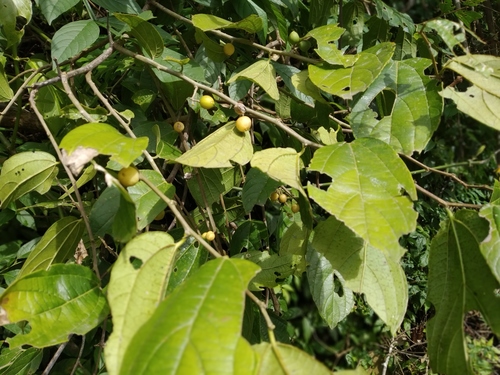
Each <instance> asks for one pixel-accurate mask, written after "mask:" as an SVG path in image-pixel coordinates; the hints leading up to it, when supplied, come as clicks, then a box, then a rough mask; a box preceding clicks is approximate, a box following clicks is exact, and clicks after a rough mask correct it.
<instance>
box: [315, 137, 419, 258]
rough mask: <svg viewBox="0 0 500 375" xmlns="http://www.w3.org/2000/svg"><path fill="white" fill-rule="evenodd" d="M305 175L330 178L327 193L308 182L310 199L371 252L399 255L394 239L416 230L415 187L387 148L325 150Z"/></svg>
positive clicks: (371, 144)
mask: <svg viewBox="0 0 500 375" xmlns="http://www.w3.org/2000/svg"><path fill="white" fill-rule="evenodd" d="M309 170H312V171H318V172H320V173H326V174H327V175H328V176H330V177H331V178H332V183H331V185H330V187H329V188H328V190H327V191H324V190H320V189H318V188H316V187H314V186H313V185H311V184H310V183H309V185H308V191H309V196H310V197H311V198H312V199H313V200H315V201H316V202H317V203H318V204H319V205H320V206H321V207H323V208H324V209H325V210H327V211H328V212H330V213H331V214H332V215H335V216H336V217H337V219H339V220H340V221H343V222H344V223H345V224H346V225H347V226H348V227H349V228H350V229H352V230H353V231H354V232H355V233H356V234H357V235H358V236H360V237H361V238H363V239H364V240H365V241H367V242H368V243H369V244H370V245H372V246H373V247H375V248H377V249H380V250H382V251H386V252H388V253H390V252H392V251H396V252H398V251H399V248H400V247H399V237H401V235H403V234H406V233H409V232H412V231H414V230H415V227H416V219H417V213H416V212H415V211H414V210H413V208H412V205H413V203H412V200H416V199H417V194H416V190H415V184H414V182H413V179H412V177H411V174H410V172H409V171H408V169H407V168H406V166H405V164H404V163H403V162H402V161H401V159H400V158H399V157H398V155H397V154H396V153H395V152H394V150H393V149H392V148H391V147H390V146H389V145H387V144H386V143H383V142H382V141H379V140H376V139H371V138H360V139H357V140H355V141H353V142H351V143H337V144H334V145H330V146H325V147H323V148H321V149H319V150H317V151H316V153H315V154H314V157H313V159H312V161H311V165H310V167H309Z"/></svg>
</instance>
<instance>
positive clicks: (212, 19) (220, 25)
mask: <svg viewBox="0 0 500 375" xmlns="http://www.w3.org/2000/svg"><path fill="white" fill-rule="evenodd" d="M191 20H192V21H193V25H194V27H197V28H198V29H200V30H202V31H210V30H219V29H240V30H244V31H246V32H247V33H251V34H254V33H256V32H258V31H260V30H262V19H261V18H260V17H259V16H258V15H257V14H251V15H249V16H248V17H246V18H244V19H242V20H241V21H237V22H231V21H227V20H225V19H223V18H220V17H217V16H214V15H211V14H194V15H193V17H192V18H191Z"/></svg>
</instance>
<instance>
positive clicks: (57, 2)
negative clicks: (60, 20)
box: [39, 0, 80, 25]
mask: <svg viewBox="0 0 500 375" xmlns="http://www.w3.org/2000/svg"><path fill="white" fill-rule="evenodd" d="M79 2H80V0H46V1H40V2H39V6H40V10H41V12H42V14H43V15H44V17H45V19H46V20H47V22H48V24H49V25H50V24H51V23H52V21H54V20H55V19H56V18H57V17H59V16H60V15H61V14H63V13H64V12H66V11H68V10H70V9H71V8H72V7H74V6H75V5H76V4H78V3H79Z"/></svg>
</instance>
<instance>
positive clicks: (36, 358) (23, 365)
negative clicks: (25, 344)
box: [0, 348, 43, 375]
mask: <svg viewBox="0 0 500 375" xmlns="http://www.w3.org/2000/svg"><path fill="white" fill-rule="evenodd" d="M42 357H43V353H42V351H41V350H40V349H38V348H28V349H21V348H15V349H4V350H2V354H1V355H0V374H2V375H30V374H34V373H35V371H36V370H37V369H38V366H40V362H41V361H42Z"/></svg>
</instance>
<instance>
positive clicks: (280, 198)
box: [278, 194, 288, 203]
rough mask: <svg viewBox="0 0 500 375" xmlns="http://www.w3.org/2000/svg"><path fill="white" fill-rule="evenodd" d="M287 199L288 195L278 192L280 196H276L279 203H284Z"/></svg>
mask: <svg viewBox="0 0 500 375" xmlns="http://www.w3.org/2000/svg"><path fill="white" fill-rule="evenodd" d="M287 199H288V197H287V196H286V194H280V196H279V197H278V200H279V201H280V203H286V201H287Z"/></svg>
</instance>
